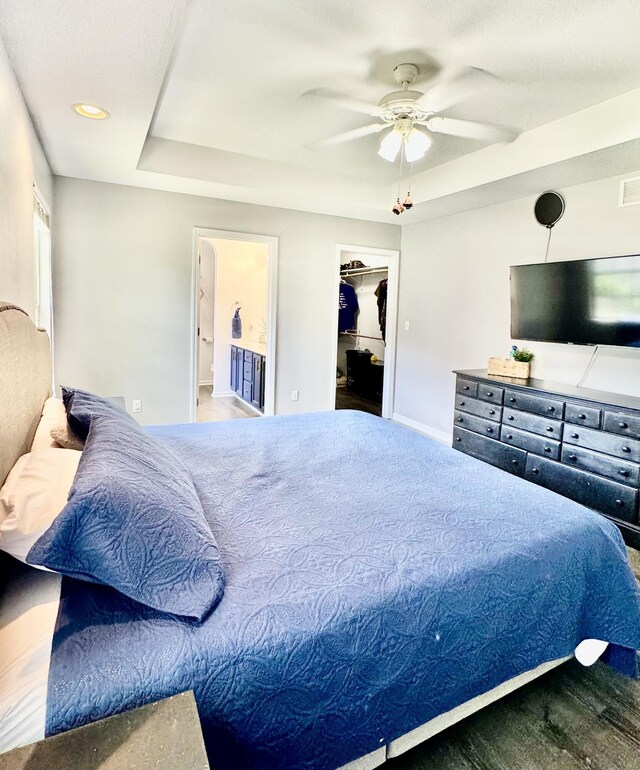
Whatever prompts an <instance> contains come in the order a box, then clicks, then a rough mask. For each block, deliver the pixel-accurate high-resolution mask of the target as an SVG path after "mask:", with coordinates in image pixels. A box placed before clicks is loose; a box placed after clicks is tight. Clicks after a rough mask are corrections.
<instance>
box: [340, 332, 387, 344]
mask: <svg viewBox="0 0 640 770" xmlns="http://www.w3.org/2000/svg"><path fill="white" fill-rule="evenodd" d="M340 334H345V335H346V336H347V337H361V338H362V339H363V340H377V341H378V342H384V340H383V339H382V337H370V336H369V335H368V334H356V333H355V332H340Z"/></svg>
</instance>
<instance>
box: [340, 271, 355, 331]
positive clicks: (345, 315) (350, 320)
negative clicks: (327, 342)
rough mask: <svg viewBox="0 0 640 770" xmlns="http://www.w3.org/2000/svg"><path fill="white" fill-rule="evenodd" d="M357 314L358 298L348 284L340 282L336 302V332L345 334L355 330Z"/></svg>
mask: <svg viewBox="0 0 640 770" xmlns="http://www.w3.org/2000/svg"><path fill="white" fill-rule="evenodd" d="M357 313H358V297H357V296H356V290H355V289H354V288H353V286H352V285H351V284H350V283H346V282H345V281H340V296H339V301H338V331H339V332H346V331H348V330H349V329H355V328H356V315H357Z"/></svg>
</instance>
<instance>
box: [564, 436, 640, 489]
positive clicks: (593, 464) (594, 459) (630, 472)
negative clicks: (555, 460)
mask: <svg viewBox="0 0 640 770" xmlns="http://www.w3.org/2000/svg"><path fill="white" fill-rule="evenodd" d="M562 462H563V463H566V464H567V465H572V466H574V467H575V468H581V469H582V470H585V471H591V472H593V473H599V474H600V475H601V476H607V477H608V478H610V479H613V480H614V481H619V482H620V483H621V484H628V485H629V486H632V487H637V486H638V480H639V479H640V465H635V463H627V462H625V461H624V460H618V459H616V458H615V457H610V456H609V455H603V454H600V453H599V452H592V451H591V450H589V449H582V448H581V447H577V446H571V445H570V444H565V445H564V446H563V447H562Z"/></svg>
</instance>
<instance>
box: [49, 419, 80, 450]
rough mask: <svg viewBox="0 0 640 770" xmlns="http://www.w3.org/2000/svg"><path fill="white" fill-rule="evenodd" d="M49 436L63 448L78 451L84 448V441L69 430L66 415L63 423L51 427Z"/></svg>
mask: <svg viewBox="0 0 640 770" xmlns="http://www.w3.org/2000/svg"><path fill="white" fill-rule="evenodd" d="M51 438H52V439H53V440H54V441H55V442H56V443H57V444H58V445H59V446H61V447H62V448H63V449H76V450H78V451H80V452H82V450H83V449H84V441H83V440H82V439H81V438H78V436H76V434H75V433H74V432H73V431H72V430H71V426H70V425H69V423H68V422H67V418H66V415H65V420H64V425H58V426H56V427H55V428H52V429H51Z"/></svg>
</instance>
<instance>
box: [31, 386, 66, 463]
mask: <svg viewBox="0 0 640 770" xmlns="http://www.w3.org/2000/svg"><path fill="white" fill-rule="evenodd" d="M66 424H67V411H66V409H65V408H64V404H63V403H62V399H60V398H56V397H55V396H51V398H48V399H47V400H46V401H45V402H44V406H43V407H42V416H41V417H40V422H39V423H38V427H37V428H36V434H35V436H34V437H33V443H32V444H31V451H32V452H35V451H36V450H38V449H51V448H53V447H58V446H60V445H59V444H58V442H57V441H56V440H55V439H53V438H52V437H51V431H52V430H55V429H56V428H60V427H61V426H63V425H66Z"/></svg>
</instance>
